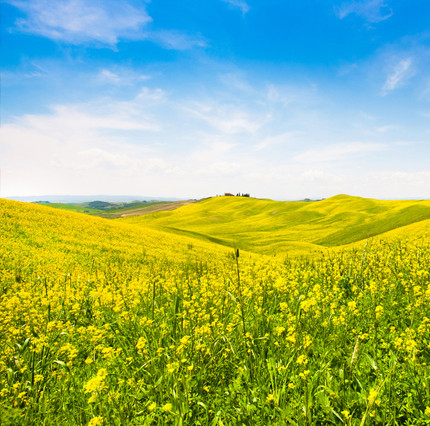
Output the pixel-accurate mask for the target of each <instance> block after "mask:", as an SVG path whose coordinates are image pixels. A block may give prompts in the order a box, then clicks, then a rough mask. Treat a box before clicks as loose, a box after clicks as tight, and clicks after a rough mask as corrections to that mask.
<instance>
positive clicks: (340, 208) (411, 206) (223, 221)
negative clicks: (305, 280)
mask: <svg viewBox="0 0 430 426" xmlns="http://www.w3.org/2000/svg"><path fill="white" fill-rule="evenodd" d="M429 218H430V201H429V200H424V201H403V200H402V201H381V200H373V199H365V198H360V197H352V196H348V195H337V196H335V197H331V198H329V199H326V200H322V201H317V202H312V203H307V202H301V201H297V202H281V201H273V200H260V199H254V198H244V197H217V198H210V199H206V200H203V201H200V202H198V203H196V204H193V205H189V206H185V207H181V208H179V209H177V210H175V211H172V212H157V213H153V214H149V215H145V216H137V217H132V218H125V219H121V220H124V221H125V222H127V223H130V224H135V225H140V226H146V227H154V228H158V229H162V230H165V231H168V232H174V233H178V232H183V233H187V234H188V235H194V236H196V237H198V238H199V239H206V240H207V241H215V240H214V239H217V240H219V242H220V243H221V244H223V245H225V244H230V243H231V244H233V245H236V246H237V247H239V248H242V249H244V250H249V251H253V252H257V253H262V254H282V253H284V254H287V253H288V254H292V255H294V254H306V253H313V252H315V251H318V250H320V249H321V248H324V247H335V246H340V245H347V244H351V243H354V242H356V241H361V240H363V239H366V238H370V237H374V236H377V235H380V234H383V233H385V232H387V231H390V230H393V229H396V228H399V227H403V226H406V225H409V224H411V223H415V222H419V221H423V220H426V219H429Z"/></svg>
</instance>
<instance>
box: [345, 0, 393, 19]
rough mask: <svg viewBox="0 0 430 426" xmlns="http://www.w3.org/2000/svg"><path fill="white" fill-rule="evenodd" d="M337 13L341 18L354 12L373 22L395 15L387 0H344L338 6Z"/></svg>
mask: <svg viewBox="0 0 430 426" xmlns="http://www.w3.org/2000/svg"><path fill="white" fill-rule="evenodd" d="M337 13H338V16H339V18H340V19H343V18H345V17H346V16H348V15H351V14H354V15H358V16H360V17H362V18H364V19H366V20H367V21H369V22H372V23H378V22H381V21H385V20H386V19H388V18H390V17H391V16H392V15H393V11H392V10H391V9H390V8H388V1H387V0H364V1H348V2H344V3H342V4H341V6H340V7H339V8H338V10H337Z"/></svg>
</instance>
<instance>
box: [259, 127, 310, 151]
mask: <svg viewBox="0 0 430 426" xmlns="http://www.w3.org/2000/svg"><path fill="white" fill-rule="evenodd" d="M301 134H302V132H298V131H292V132H286V133H282V134H280V135H277V136H271V137H268V138H265V139H263V140H262V141H261V142H259V143H258V144H257V145H256V147H255V150H256V151H259V150H260V149H265V148H267V147H269V146H273V145H279V144H284V143H286V142H290V141H291V139H292V138H294V136H298V135H301Z"/></svg>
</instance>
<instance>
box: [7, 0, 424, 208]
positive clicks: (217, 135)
mask: <svg viewBox="0 0 430 426" xmlns="http://www.w3.org/2000/svg"><path fill="white" fill-rule="evenodd" d="M1 68H2V79H1V130H0V132H1V134H0V136H1V142H0V168H1V189H0V191H1V193H0V195H1V196H2V197H13V196H30V195H31V196H32V195H47V194H51V195H55V194H69V195H91V194H106V195H114V194H115V195H121V194H122V195H136V196H138V195H140V196H154V197H157V196H159V197H176V198H202V197H208V196H213V195H217V194H223V193H224V192H232V193H238V192H240V193H250V194H251V196H255V197H259V198H272V199H276V200H295V199H303V198H314V199H319V198H327V197H330V196H333V195H336V194H341V193H343V194H349V195H355V196H361V197H370V198H380V199H402V198H409V199H410V198H430V3H429V2H428V0H301V1H292V0H205V1H197V0H194V1H191V0H181V1H177V0H175V1H172V0H152V1H144V0H2V3H1Z"/></svg>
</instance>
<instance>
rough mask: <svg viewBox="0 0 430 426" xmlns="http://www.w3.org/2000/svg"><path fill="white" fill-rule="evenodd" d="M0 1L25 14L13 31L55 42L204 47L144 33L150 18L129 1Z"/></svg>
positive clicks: (193, 38) (166, 34) (177, 34)
mask: <svg viewBox="0 0 430 426" xmlns="http://www.w3.org/2000/svg"><path fill="white" fill-rule="evenodd" d="M4 1H5V2H7V3H9V4H11V5H13V6H15V7H17V8H18V9H20V10H21V11H22V12H23V13H25V14H26V17H25V18H19V19H17V20H16V22H15V26H16V29H17V30H19V31H22V32H26V33H31V34H36V35H39V36H42V37H47V38H49V39H51V40H55V41H60V42H65V43H70V44H75V45H78V44H88V45H91V46H96V47H115V46H116V44H117V43H118V42H119V41H120V40H122V39H126V40H149V41H152V42H154V43H157V44H159V45H161V46H162V47H164V48H165V49H174V50H186V49H191V48H193V47H205V46H206V45H207V41H206V40H205V39H204V38H203V37H202V36H201V35H200V34H197V35H192V34H187V33H184V32H181V31H178V30H167V29H166V30H157V31H154V30H150V29H148V28H147V24H149V23H150V22H151V21H152V18H151V17H150V16H149V15H148V13H147V11H146V9H145V7H144V6H143V4H141V5H139V6H134V5H133V4H131V2H130V0H4ZM142 3H143V2H142Z"/></svg>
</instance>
